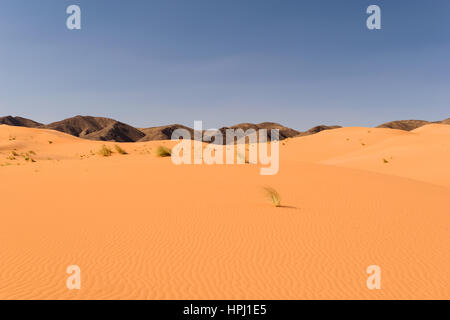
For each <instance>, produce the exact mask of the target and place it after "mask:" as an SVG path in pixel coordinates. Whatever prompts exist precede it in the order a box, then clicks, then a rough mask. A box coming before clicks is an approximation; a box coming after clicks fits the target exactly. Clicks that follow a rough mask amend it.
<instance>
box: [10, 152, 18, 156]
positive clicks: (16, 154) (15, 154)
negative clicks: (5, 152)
mask: <svg viewBox="0 0 450 320" xmlns="http://www.w3.org/2000/svg"><path fill="white" fill-rule="evenodd" d="M11 154H12V155H13V156H14V157H18V156H19V154H18V153H17V152H15V151H12V152H11Z"/></svg>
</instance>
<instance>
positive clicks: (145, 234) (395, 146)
mask: <svg viewBox="0 0 450 320" xmlns="http://www.w3.org/2000/svg"><path fill="white" fill-rule="evenodd" d="M174 143H175V142H173V141H149V142H136V143H116V142H102V141H89V140H83V139H80V138H77V137H73V136H70V135H67V134H65V133H61V132H57V131H53V130H47V129H35V128H23V127H13V126H7V125H1V126H0V182H1V183H0V199H1V205H0V299H450V126H449V125H444V124H428V125H425V126H422V127H420V128H418V129H415V130H412V131H401V130H395V129H389V128H364V127H346V128H338V129H334V130H327V131H323V132H320V133H318V134H315V135H311V136H305V137H296V138H289V139H286V140H283V141H280V144H279V146H280V169H279V172H278V174H276V175H274V176H262V175H260V174H259V173H260V171H259V169H260V165H253V164H243V165H206V164H203V165H180V166H176V165H174V164H173V163H172V161H171V159H170V157H157V156H156V155H155V151H156V149H157V148H158V147H159V146H161V145H163V146H166V147H169V148H170V147H172V146H173V145H174ZM104 145H105V146H107V147H108V148H110V149H111V150H112V151H113V153H112V155H111V156H108V157H105V156H102V155H100V154H99V152H98V151H99V150H100V149H101V148H102V147H103V146H104ZM116 145H119V146H120V148H121V149H122V150H124V151H126V153H127V154H120V153H119V152H117V151H116V149H115V148H116V147H115V146H116ZM265 186H270V187H272V188H274V189H276V190H277V191H278V192H279V194H280V196H281V203H282V206H281V207H275V206H274V205H273V204H272V203H271V202H270V200H269V199H267V197H266V196H265V194H264V192H263V188H264V187H265ZM69 265H78V266H79V267H80V268H81V279H82V280H81V281H82V282H81V284H82V286H81V289H80V290H68V289H67V287H66V279H67V277H68V276H69V275H68V274H67V273H66V268H67V266H69ZM370 265H378V266H380V268H381V270H382V277H381V289H380V290H369V289H368V288H367V286H366V280H367V278H368V276H369V275H368V274H367V273H366V269H367V267H368V266H370Z"/></svg>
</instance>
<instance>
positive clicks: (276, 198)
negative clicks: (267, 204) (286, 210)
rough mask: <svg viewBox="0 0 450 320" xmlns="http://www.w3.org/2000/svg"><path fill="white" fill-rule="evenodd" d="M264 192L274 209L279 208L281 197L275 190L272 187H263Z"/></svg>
mask: <svg viewBox="0 0 450 320" xmlns="http://www.w3.org/2000/svg"><path fill="white" fill-rule="evenodd" d="M264 191H265V193H266V196H267V197H268V198H269V199H270V201H272V203H273V204H274V206H275V207H281V197H280V194H279V193H278V191H277V190H275V189H274V188H272V187H264Z"/></svg>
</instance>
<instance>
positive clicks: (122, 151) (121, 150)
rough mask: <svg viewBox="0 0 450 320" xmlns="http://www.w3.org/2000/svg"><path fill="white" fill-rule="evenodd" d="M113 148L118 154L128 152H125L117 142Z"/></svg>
mask: <svg viewBox="0 0 450 320" xmlns="http://www.w3.org/2000/svg"><path fill="white" fill-rule="evenodd" d="M114 148H115V149H116V151H117V152H118V153H120V154H128V152H126V151H125V150H123V149H122V148H121V147H120V146H118V145H117V144H116V145H115V146H114Z"/></svg>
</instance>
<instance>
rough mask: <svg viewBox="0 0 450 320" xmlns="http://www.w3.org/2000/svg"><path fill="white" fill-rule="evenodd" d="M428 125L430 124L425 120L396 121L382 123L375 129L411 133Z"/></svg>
mask: <svg viewBox="0 0 450 320" xmlns="http://www.w3.org/2000/svg"><path fill="white" fill-rule="evenodd" d="M429 123H431V122H429V121H425V120H397V121H391V122H387V123H383V124H381V125H379V126H378V127H377V128H389V129H398V130H405V131H411V130H414V129H417V128H419V127H422V126H424V125H426V124H429Z"/></svg>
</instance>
